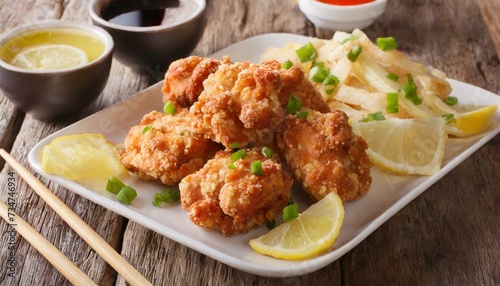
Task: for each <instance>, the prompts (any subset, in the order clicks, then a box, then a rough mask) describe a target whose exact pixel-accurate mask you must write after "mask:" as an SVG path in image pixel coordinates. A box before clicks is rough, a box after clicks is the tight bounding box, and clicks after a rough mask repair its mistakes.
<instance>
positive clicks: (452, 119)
mask: <svg viewBox="0 0 500 286" xmlns="http://www.w3.org/2000/svg"><path fill="white" fill-rule="evenodd" d="M441 117H443V118H444V119H445V120H446V123H447V124H452V123H455V122H456V121H457V120H456V119H455V115H453V114H452V113H445V114H443V115H441Z"/></svg>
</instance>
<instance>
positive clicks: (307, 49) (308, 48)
mask: <svg viewBox="0 0 500 286" xmlns="http://www.w3.org/2000/svg"><path fill="white" fill-rule="evenodd" d="M295 53H296V54H297V56H298V57H299V60H300V62H301V63H305V62H309V61H312V60H314V59H315V58H317V57H318V53H317V52H316V49H315V48H314V46H313V45H312V43H311V42H309V43H307V44H305V45H303V46H302V47H300V48H298V49H297V50H296V51H295Z"/></svg>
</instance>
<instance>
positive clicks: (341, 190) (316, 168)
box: [276, 110, 372, 202]
mask: <svg viewBox="0 0 500 286" xmlns="http://www.w3.org/2000/svg"><path fill="white" fill-rule="evenodd" d="M276 145H277V146H278V148H279V149H280V152H281V154H282V157H283V158H284V160H285V162H286V164H287V166H288V168H289V169H290V170H291V172H292V174H293V175H294V177H295V179H296V180H297V181H298V182H299V183H300V184H301V185H302V187H303V189H304V190H305V191H306V192H307V193H308V194H309V195H310V196H311V197H312V198H313V199H314V200H316V201H319V200H320V199H322V198H323V197H324V196H325V195H327V194H328V193H330V192H332V191H334V192H337V194H338V195H339V196H340V198H341V199H342V201H343V202H346V201H350V200H355V199H357V198H360V197H361V196H363V195H364V194H366V193H367V192H368V191H369V190H370V186H371V182H372V177H371V174H370V168H371V167H372V163H371V161H370V159H369V157H368V155H367V154H366V149H367V148H368V145H367V144H366V141H365V140H364V139H363V138H361V137H359V136H357V135H356V134H354V133H353V132H352V128H351V126H350V125H349V123H348V117H347V115H346V114H345V113H344V112H342V111H339V110H336V111H331V112H330V113H326V114H322V113H320V112H317V111H311V112H309V114H308V116H307V119H301V118H298V117H297V116H293V115H288V116H287V117H286V118H285V120H284V121H283V126H282V129H281V130H280V132H278V133H277V134H276Z"/></svg>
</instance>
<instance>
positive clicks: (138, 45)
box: [89, 0, 206, 77]
mask: <svg viewBox="0 0 500 286" xmlns="http://www.w3.org/2000/svg"><path fill="white" fill-rule="evenodd" d="M117 1H120V5H123V6H127V5H132V4H130V3H137V1H134V0H92V1H91V3H90V7H89V14H90V17H91V18H92V21H93V23H94V25H97V26H99V27H101V28H103V29H105V30H106V31H108V32H109V34H111V36H112V37H113V40H114V42H115V50H114V57H115V58H116V59H117V60H118V61H120V62H121V63H122V64H124V65H126V66H128V67H130V68H131V69H133V70H135V71H139V72H148V73H152V72H157V73H159V74H161V76H162V77H163V75H164V73H165V70H166V68H167V67H168V65H169V64H170V63H171V62H172V61H174V60H176V59H179V58H183V57H186V56H188V55H190V54H191V52H192V51H193V50H194V48H195V47H196V45H197V44H198V42H199V40H200V38H201V36H202V34H203V30H204V28H205V23H206V22H205V9H206V1H205V0H190V1H192V2H194V3H196V5H197V7H196V9H194V10H193V11H192V12H190V13H189V14H187V15H183V16H182V17H179V18H180V19H179V20H178V21H175V22H173V23H166V24H161V25H157V26H148V27H136V26H126V25H122V24H117V23H112V22H110V21H108V20H106V19H105V17H104V16H103V11H106V9H107V7H109V6H110V5H113V3H115V2H117ZM149 2H152V3H153V2H154V1H149ZM146 3H148V2H146Z"/></svg>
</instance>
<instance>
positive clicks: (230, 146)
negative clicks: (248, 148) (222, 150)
mask: <svg viewBox="0 0 500 286" xmlns="http://www.w3.org/2000/svg"><path fill="white" fill-rule="evenodd" d="M229 148H231V149H238V148H240V143H239V142H231V143H229Z"/></svg>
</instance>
